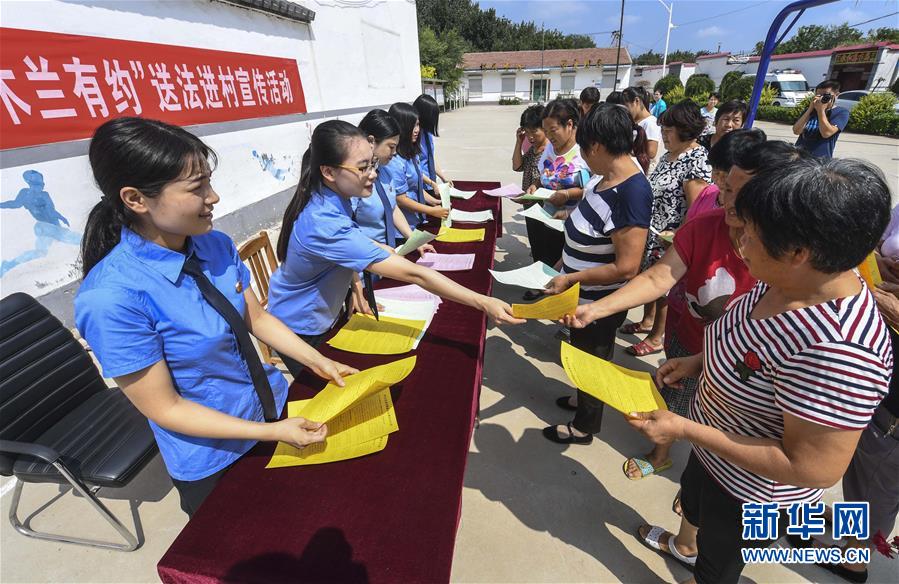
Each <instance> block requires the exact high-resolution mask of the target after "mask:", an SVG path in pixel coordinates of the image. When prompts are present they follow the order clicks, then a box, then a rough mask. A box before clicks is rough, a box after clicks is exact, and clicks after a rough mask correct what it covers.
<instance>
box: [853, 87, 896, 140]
mask: <svg viewBox="0 0 899 584" xmlns="http://www.w3.org/2000/svg"><path fill="white" fill-rule="evenodd" d="M895 103H896V95H895V94H894V93H892V92H889V91H883V92H879V93H871V94H869V95H866V96H864V97H863V98H861V99H860V100H859V102H858V105H856V106H855V107H854V108H853V109H852V113H850V114H849V126H850V127H852V128H856V129H858V131H861V132H867V133H871V134H874V133H877V132H876V131H875V130H876V128H879V127H882V126H883V125H884V124H887V125H889V117H890V116H894V115H896V114H895V113H894V111H893V104H895Z"/></svg>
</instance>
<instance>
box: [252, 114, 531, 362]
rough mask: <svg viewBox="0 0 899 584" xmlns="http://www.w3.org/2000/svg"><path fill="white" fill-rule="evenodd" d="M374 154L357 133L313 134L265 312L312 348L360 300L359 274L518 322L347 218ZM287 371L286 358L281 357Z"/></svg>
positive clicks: (335, 123)
mask: <svg viewBox="0 0 899 584" xmlns="http://www.w3.org/2000/svg"><path fill="white" fill-rule="evenodd" d="M372 156H373V149H372V145H371V144H370V143H369V141H368V136H366V135H365V133H364V132H362V131H361V130H360V129H359V128H357V127H355V126H353V125H352V124H348V123H347V122H343V121H340V120H330V121H327V122H324V123H322V124H320V125H319V126H317V127H316V128H315V131H314V132H313V133H312V141H311V143H310V145H309V149H308V150H307V151H306V154H304V155H303V172H302V175H301V177H300V184H299V185H298V186H297V192H296V194H295V195H294V197H293V199H292V200H291V201H290V204H289V205H288V207H287V211H286V212H285V213H284V223H283V224H282V226H281V235H280V237H279V238H278V250H277V251H278V259H279V260H280V261H281V266H280V267H279V268H278V270H277V271H275V273H274V274H273V275H272V279H271V283H270V287H269V305H268V308H269V311H271V313H272V314H274V315H275V316H276V317H278V319H280V320H282V321H283V322H284V323H285V324H287V326H288V327H290V328H291V329H292V330H293V331H294V332H295V333H297V334H298V335H300V336H301V337H303V338H304V339H307V340H308V341H309V342H311V343H313V344H314V343H317V342H319V341H320V340H321V339H322V337H323V336H324V335H325V334H327V333H328V331H329V330H331V328H332V327H333V326H334V325H335V324H336V322H337V321H338V319H339V317H340V315H341V310H342V309H343V307H344V305H345V301H346V299H347V296H348V293H349V292H350V289H351V286H353V295H354V296H355V302H354V304H355V305H356V306H365V305H366V302H365V300H364V299H362V298H360V295H361V286H359V284H358V280H359V273H360V272H362V271H364V270H368V271H369V272H371V273H374V274H377V275H379V276H382V277H385V278H393V279H394V280H400V281H403V282H409V283H412V284H418V285H419V286H421V287H422V288H425V289H426V290H428V291H430V292H432V293H434V294H437V295H438V296H441V297H443V298H446V299H448V300H453V301H455V302H459V303H461V304H465V305H467V306H471V307H474V308H477V309H479V310H482V311H484V312H485V313H486V314H487V315H489V316H490V317H492V318H493V319H494V320H495V321H497V322H499V323H515V324H518V323H522V322H524V321H523V320H520V319H516V318H514V317H512V308H511V306H509V305H508V304H507V303H505V302H503V301H502V300H499V299H498V298H491V297H489V296H484V295H483V294H478V293H477V292H473V291H471V290H469V289H467V288H464V287H462V286H460V285H458V284H456V283H455V282H453V281H452V280H450V279H449V278H447V277H446V276H444V275H442V274H440V273H439V272H435V271H434V270H431V269H429V268H425V267H423V266H420V265H418V264H415V263H413V262H410V261H409V260H407V259H406V258H404V257H402V256H398V255H396V254H394V253H392V251H391V250H390V249H389V248H387V247H386V246H384V245H381V244H378V243H376V242H375V241H373V240H372V239H371V238H369V237H366V235H365V234H364V233H363V232H362V230H361V229H360V228H359V226H358V225H357V224H356V223H355V222H354V221H353V219H352V208H351V206H350V200H351V199H352V198H353V197H370V196H371V195H372V185H373V183H374V177H375V172H374V171H375V166H376V164H375V162H374V161H373V160H372ZM284 363H285V364H286V365H287V366H288V369H291V368H292V367H293V366H294V364H293V363H291V359H289V358H288V359H284Z"/></svg>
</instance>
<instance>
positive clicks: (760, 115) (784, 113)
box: [755, 105, 802, 125]
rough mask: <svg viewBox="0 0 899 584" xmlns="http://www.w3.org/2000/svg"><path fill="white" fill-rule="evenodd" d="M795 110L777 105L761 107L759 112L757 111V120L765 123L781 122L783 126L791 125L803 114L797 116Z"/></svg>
mask: <svg viewBox="0 0 899 584" xmlns="http://www.w3.org/2000/svg"><path fill="white" fill-rule="evenodd" d="M793 110H794V108H791V107H780V106H777V105H760V106H759V108H758V110H756V113H755V118H756V119H757V120H762V121H765V122H780V123H782V124H790V125H793V123H794V122H795V121H796V120H797V119H799V116H800V115H802V114H801V113H800V114H798V115H796V114H794V112H793Z"/></svg>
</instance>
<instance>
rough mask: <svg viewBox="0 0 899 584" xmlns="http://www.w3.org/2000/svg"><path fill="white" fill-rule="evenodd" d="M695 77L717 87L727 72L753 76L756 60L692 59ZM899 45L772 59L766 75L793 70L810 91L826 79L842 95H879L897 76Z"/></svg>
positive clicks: (719, 55)
mask: <svg viewBox="0 0 899 584" xmlns="http://www.w3.org/2000/svg"><path fill="white" fill-rule="evenodd" d="M696 62H697V65H698V69H697V73H705V74H706V75H708V76H709V77H711V78H712V80H713V81H714V82H715V85H721V80H722V79H723V78H724V76H725V75H726V74H727V73H728V72H730V71H739V72H741V73H753V74H754V73H756V72H757V71H758V63H759V58H758V57H757V56H741V55H732V54H730V53H716V54H714V55H703V56H701V57H697V58H696ZM897 64H899V44H894V43H889V42H879V43H868V44H863V45H854V46H849V47H838V48H836V49H828V50H824V51H810V52H806V53H788V54H785V55H774V56H772V57H771V64H770V65H769V66H768V72H771V71H773V70H775V69H795V70H797V71H800V72H801V73H802V74H803V75H804V76H805V78H806V80H807V81H808V84H809V85H810V86H812V87H814V86H816V85H817V84H818V83H821V82H822V81H825V80H827V79H834V80H836V81H839V82H840V85H841V89H842V90H843V91H849V90H852V89H867V90H870V91H875V90H876V91H882V90H884V89H888V88H889V87H890V86H891V85H892V84H893V83H894V82H895V81H896V78H897V75H899V70H897Z"/></svg>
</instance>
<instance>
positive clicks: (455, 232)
mask: <svg viewBox="0 0 899 584" xmlns="http://www.w3.org/2000/svg"><path fill="white" fill-rule="evenodd" d="M486 234H487V230H485V229H484V228H483V227H482V228H481V229H456V228H455V227H441V228H440V231H439V232H438V233H437V241H442V242H443V243H468V242H472V241H484V236H485V235H486Z"/></svg>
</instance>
